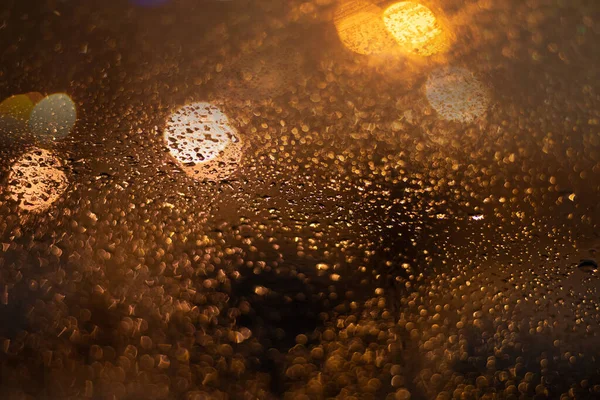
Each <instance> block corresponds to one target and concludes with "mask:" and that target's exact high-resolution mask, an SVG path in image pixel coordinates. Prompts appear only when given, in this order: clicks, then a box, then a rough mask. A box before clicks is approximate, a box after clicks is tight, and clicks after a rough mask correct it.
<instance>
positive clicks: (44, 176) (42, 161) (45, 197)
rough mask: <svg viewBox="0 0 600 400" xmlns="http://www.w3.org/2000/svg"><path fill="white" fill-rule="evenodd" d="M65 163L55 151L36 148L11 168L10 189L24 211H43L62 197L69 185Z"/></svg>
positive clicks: (12, 196)
mask: <svg viewBox="0 0 600 400" xmlns="http://www.w3.org/2000/svg"><path fill="white" fill-rule="evenodd" d="M61 167H62V164H61V162H60V161H59V160H58V158H56V157H55V156H54V155H53V154H52V153H51V152H49V151H48V150H44V149H39V148H34V149H32V150H30V151H29V152H27V153H25V154H24V155H22V156H21V157H20V158H19V159H18V160H17V161H16V162H15V163H14V164H13V165H12V166H11V168H10V174H9V177H8V190H9V193H10V195H11V198H12V199H13V200H14V201H17V202H18V203H19V208H20V209H21V210H24V211H30V212H40V211H44V210H46V209H47V208H49V207H50V206H51V205H52V204H53V203H54V202H55V201H56V200H58V199H59V198H60V196H62V194H63V193H64V192H65V190H66V189H67V186H68V180H67V176H66V175H65V173H64V172H63V171H62V170H61Z"/></svg>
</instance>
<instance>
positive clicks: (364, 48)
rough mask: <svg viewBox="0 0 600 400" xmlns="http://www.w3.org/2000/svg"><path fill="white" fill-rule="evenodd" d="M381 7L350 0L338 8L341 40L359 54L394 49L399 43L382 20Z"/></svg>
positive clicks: (336, 15) (336, 19)
mask: <svg viewBox="0 0 600 400" xmlns="http://www.w3.org/2000/svg"><path fill="white" fill-rule="evenodd" d="M381 12H382V10H381V8H379V7H377V6H376V5H374V4H371V3H369V2H367V1H365V0H350V1H346V2H344V3H342V4H341V5H340V7H339V8H338V9H337V10H336V13H335V17H334V23H335V28H336V30H337V33H338V36H339V38H340V40H341V42H342V43H343V44H344V46H346V47H347V48H348V49H350V50H352V51H354V52H355V53H358V54H364V55H369V54H381V53H384V52H388V51H393V50H394V49H395V48H396V47H397V44H396V42H395V41H394V38H393V37H392V36H390V34H389V33H388V31H387V30H386V27H385V25H384V24H383V21H382V20H381Z"/></svg>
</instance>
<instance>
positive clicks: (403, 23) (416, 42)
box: [383, 1, 448, 56]
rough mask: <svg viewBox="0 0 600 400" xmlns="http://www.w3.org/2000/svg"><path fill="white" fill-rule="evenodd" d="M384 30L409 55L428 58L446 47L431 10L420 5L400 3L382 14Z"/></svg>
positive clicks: (442, 31) (440, 28)
mask: <svg viewBox="0 0 600 400" xmlns="http://www.w3.org/2000/svg"><path fill="white" fill-rule="evenodd" d="M383 22H384V24H385V27H386V29H387V30H388V31H389V32H390V33H391V34H392V36H393V37H394V38H395V39H396V41H397V42H398V44H399V45H400V47H401V48H402V49H403V50H404V51H406V52H409V53H414V54H420V55H423V56H429V55H433V54H436V53H439V52H441V51H442V50H444V49H445V48H446V47H447V44H448V43H447V42H448V40H447V38H446V35H445V33H444V30H443V29H442V27H441V25H440V23H439V21H438V20H437V18H436V17H435V15H434V14H433V13H432V12H431V10H430V9H429V8H427V7H425V6H424V5H422V4H418V3H413V2H410V1H402V2H400V3H396V4H393V5H391V6H390V7H388V8H387V9H386V10H385V12H384V13H383Z"/></svg>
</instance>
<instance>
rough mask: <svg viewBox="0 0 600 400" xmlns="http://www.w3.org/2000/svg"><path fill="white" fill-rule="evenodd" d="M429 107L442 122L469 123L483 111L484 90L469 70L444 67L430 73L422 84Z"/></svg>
mask: <svg viewBox="0 0 600 400" xmlns="http://www.w3.org/2000/svg"><path fill="white" fill-rule="evenodd" d="M425 93H426V96H427V100H428V101H429V104H431V106H432V107H433V108H434V109H435V110H436V111H437V113H438V114H439V115H440V116H441V117H442V118H444V119H447V120H451V121H459V122H471V121H473V120H475V119H477V118H479V117H480V116H481V115H483V113H484V112H485V111H486V110H487V108H488V106H489V103H490V94H489V90H488V88H487V87H486V86H485V85H484V84H483V83H481V82H480V81H479V80H478V79H477V78H476V77H475V76H474V75H473V73H471V72H470V71H468V70H466V69H464V68H458V67H446V68H441V69H438V70H436V71H434V72H432V73H431V74H430V75H429V78H428V79H427V83H426V84H425Z"/></svg>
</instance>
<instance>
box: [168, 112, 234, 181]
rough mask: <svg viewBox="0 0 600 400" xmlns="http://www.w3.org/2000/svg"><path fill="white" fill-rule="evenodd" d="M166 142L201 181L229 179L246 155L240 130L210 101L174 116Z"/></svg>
mask: <svg viewBox="0 0 600 400" xmlns="http://www.w3.org/2000/svg"><path fill="white" fill-rule="evenodd" d="M164 139H165V142H166V144H167V147H168V148H169V152H170V153H171V155H172V156H173V157H174V158H175V159H176V160H177V161H178V162H179V163H180V164H181V166H182V168H183V169H184V170H185V172H186V173H187V174H189V175H191V176H193V177H194V178H197V179H206V180H223V179H227V178H228V177H229V176H231V175H232V174H233V173H234V172H235V170H236V169H237V167H238V165H239V163H240V160H241V156H242V141H241V139H240V136H239V134H238V132H237V130H236V129H235V128H234V127H233V126H231V124H230V122H229V118H227V116H226V115H225V114H224V113H223V112H222V111H221V110H220V109H219V108H218V107H216V106H214V105H212V104H210V103H207V102H198V103H192V104H188V105H185V106H183V107H181V108H179V109H178V110H176V111H175V112H174V113H173V114H171V116H170V117H169V119H168V120H167V126H166V129H165V133H164Z"/></svg>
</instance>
